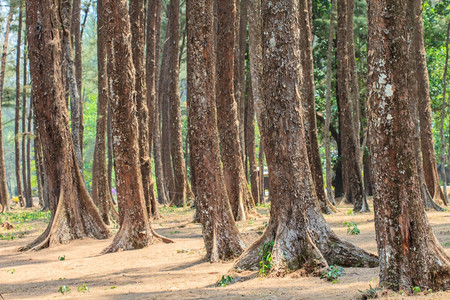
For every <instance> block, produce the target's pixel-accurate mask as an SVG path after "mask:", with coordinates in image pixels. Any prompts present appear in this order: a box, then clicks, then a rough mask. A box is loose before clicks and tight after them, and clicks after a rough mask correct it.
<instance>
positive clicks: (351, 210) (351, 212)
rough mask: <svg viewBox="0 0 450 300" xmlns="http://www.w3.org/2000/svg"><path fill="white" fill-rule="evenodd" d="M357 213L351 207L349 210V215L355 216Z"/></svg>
mask: <svg viewBox="0 0 450 300" xmlns="http://www.w3.org/2000/svg"><path fill="white" fill-rule="evenodd" d="M354 215H355V213H354V212H353V209H350V210H349V211H348V212H347V216H354Z"/></svg>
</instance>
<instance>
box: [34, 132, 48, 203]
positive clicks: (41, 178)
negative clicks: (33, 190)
mask: <svg viewBox="0 0 450 300" xmlns="http://www.w3.org/2000/svg"><path fill="white" fill-rule="evenodd" d="M40 140H41V139H40V137H39V132H38V131H37V130H36V137H35V140H34V153H35V163H36V176H37V182H38V189H39V190H38V192H39V203H40V204H41V211H46V210H48V209H49V208H50V204H49V194H48V180H47V173H46V172H45V171H44V166H45V165H44V159H43V157H42V145H41V141H40Z"/></svg>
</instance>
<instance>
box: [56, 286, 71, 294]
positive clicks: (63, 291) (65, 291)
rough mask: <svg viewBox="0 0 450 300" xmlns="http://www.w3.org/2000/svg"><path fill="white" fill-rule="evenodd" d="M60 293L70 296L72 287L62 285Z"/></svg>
mask: <svg viewBox="0 0 450 300" xmlns="http://www.w3.org/2000/svg"><path fill="white" fill-rule="evenodd" d="M58 292H60V293H61V294H63V295H64V294H65V293H67V294H70V287H68V286H67V285H62V286H60V287H59V289H58Z"/></svg>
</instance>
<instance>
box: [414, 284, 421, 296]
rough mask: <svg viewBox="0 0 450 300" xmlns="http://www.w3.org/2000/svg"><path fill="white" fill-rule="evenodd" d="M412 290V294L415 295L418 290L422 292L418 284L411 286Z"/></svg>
mask: <svg viewBox="0 0 450 300" xmlns="http://www.w3.org/2000/svg"><path fill="white" fill-rule="evenodd" d="M412 291H413V293H414V295H417V294H419V293H420V292H422V290H421V289H420V287H418V286H414V287H413V288H412Z"/></svg>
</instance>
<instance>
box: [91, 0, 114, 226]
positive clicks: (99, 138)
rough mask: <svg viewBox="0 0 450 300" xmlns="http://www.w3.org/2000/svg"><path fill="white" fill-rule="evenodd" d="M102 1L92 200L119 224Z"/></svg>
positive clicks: (100, 4) (104, 215) (107, 221)
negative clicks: (109, 144) (111, 177)
mask: <svg viewBox="0 0 450 300" xmlns="http://www.w3.org/2000/svg"><path fill="white" fill-rule="evenodd" d="M102 10H103V0H97V68H98V97H97V99H98V100H97V129H96V131H97V132H96V136H95V149H94V162H93V164H92V200H94V203H95V204H96V205H97V206H98V208H99V210H100V215H101V217H102V219H103V222H105V224H107V225H109V224H110V223H111V219H113V220H115V221H116V222H118V221H119V215H118V214H117V211H116V210H115V208H114V205H113V203H112V199H111V191H110V190H109V182H108V170H107V166H106V126H107V121H108V120H107V119H108V101H109V99H108V77H107V70H106V42H105V37H106V27H105V23H104V21H103V14H102Z"/></svg>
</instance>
